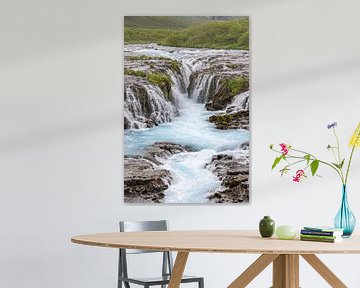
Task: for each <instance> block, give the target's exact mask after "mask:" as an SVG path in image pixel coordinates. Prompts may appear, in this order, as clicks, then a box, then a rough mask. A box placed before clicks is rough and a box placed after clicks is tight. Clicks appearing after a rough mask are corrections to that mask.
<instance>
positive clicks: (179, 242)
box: [71, 230, 360, 254]
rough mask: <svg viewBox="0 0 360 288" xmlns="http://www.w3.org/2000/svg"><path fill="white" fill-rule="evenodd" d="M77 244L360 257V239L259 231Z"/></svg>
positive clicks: (104, 237) (134, 235)
mask: <svg viewBox="0 0 360 288" xmlns="http://www.w3.org/2000/svg"><path fill="white" fill-rule="evenodd" d="M71 241H72V242H74V243H77V244H84V245H90V246H99V247H112V248H126V249H141V250H160V251H184V252H214V253H248V254H343V253H351V254H355V253H360V235H353V236H352V237H351V238H347V239H344V240H343V241H342V242H338V243H321V242H309V241H300V240H299V238H295V239H293V240H280V239H277V238H274V237H273V238H262V237H261V236H260V235H259V232H258V231H257V230H213V231H212V230H188V231H162V232H160V231H156V232H116V233H98V234H90V235H80V236H75V237H73V238H71Z"/></svg>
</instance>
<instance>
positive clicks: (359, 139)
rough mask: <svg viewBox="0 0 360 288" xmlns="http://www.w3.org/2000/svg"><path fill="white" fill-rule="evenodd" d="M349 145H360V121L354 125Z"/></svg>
mask: <svg viewBox="0 0 360 288" xmlns="http://www.w3.org/2000/svg"><path fill="white" fill-rule="evenodd" d="M349 146H351V147H354V146H356V147H360V122H359V124H358V126H357V127H356V129H355V131H354V133H353V134H352V135H351V138H350V142H349Z"/></svg>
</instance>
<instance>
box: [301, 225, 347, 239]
mask: <svg viewBox="0 0 360 288" xmlns="http://www.w3.org/2000/svg"><path fill="white" fill-rule="evenodd" d="M343 232H344V230H343V229H341V228H334V227H304V228H303V229H301V232H300V239H301V240H302V241H316V242H328V243H336V242H339V241H342V239H343V238H342V235H343Z"/></svg>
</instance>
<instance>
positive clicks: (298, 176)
mask: <svg viewBox="0 0 360 288" xmlns="http://www.w3.org/2000/svg"><path fill="white" fill-rule="evenodd" d="M305 177H306V175H305V172H304V170H298V171H296V174H295V176H293V181H294V182H300V181H301V180H302V179H303V178H305Z"/></svg>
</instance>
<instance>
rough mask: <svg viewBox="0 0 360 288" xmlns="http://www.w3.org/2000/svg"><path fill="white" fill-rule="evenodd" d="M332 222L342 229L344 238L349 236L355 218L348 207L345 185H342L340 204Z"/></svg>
mask: <svg viewBox="0 0 360 288" xmlns="http://www.w3.org/2000/svg"><path fill="white" fill-rule="evenodd" d="M334 224H335V227H336V228H342V229H344V234H343V237H345V238H347V237H350V236H351V234H352V233H353V231H354V228H355V224H356V219H355V216H354V214H353V213H352V211H351V209H350V207H349V203H348V197H347V189H346V185H343V187H342V199H341V206H340V209H339V211H338V213H337V214H336V217H335V220H334Z"/></svg>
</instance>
